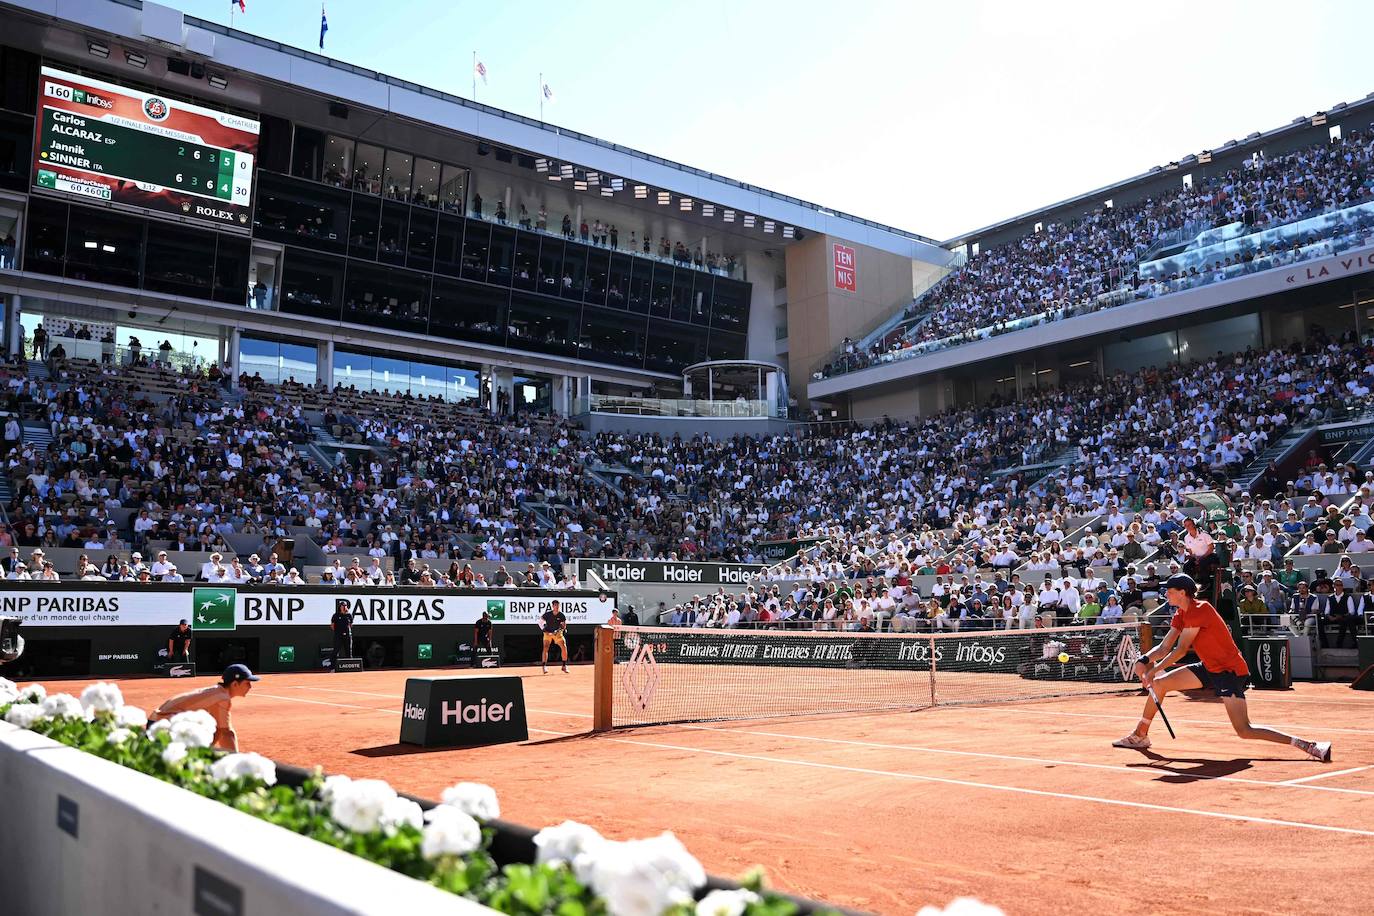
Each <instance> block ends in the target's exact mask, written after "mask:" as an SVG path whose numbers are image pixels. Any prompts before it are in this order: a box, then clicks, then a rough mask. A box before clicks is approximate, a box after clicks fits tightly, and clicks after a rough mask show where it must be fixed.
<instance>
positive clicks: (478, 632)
mask: <svg viewBox="0 0 1374 916" xmlns="http://www.w3.org/2000/svg"><path fill="white" fill-rule="evenodd" d="M473 642H475V643H476V644H477V647H478V648H479V649H490V648H491V617H490V616H488V614H487V612H486V611H483V612H482V616H481V617H479V618H477V626H476V628H475V629H474V631H473Z"/></svg>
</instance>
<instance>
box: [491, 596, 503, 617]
mask: <svg viewBox="0 0 1374 916" xmlns="http://www.w3.org/2000/svg"><path fill="white" fill-rule="evenodd" d="M487 614H488V615H489V616H490V617H491V619H492V620H505V619H506V599H505V598H488V599H487Z"/></svg>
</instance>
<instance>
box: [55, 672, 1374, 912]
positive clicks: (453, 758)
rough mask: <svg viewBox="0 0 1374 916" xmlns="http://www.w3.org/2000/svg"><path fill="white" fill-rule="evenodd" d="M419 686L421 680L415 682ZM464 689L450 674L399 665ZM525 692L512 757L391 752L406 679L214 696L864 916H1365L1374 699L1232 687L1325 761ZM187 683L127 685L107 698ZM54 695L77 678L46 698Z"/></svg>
mask: <svg viewBox="0 0 1374 916" xmlns="http://www.w3.org/2000/svg"><path fill="white" fill-rule="evenodd" d="M415 673H420V672H415ZM423 673H424V674H426V675H434V674H436V673H449V674H453V675H455V676H471V674H472V672H469V671H459V670H454V671H451V672H436V671H434V670H433V669H429V670H426V671H425V672H423ZM500 673H501V674H507V675H510V674H518V675H520V676H522V677H523V678H524V682H525V696H526V704H527V705H528V707H529V725H530V740H529V741H528V742H527V743H521V744H506V745H499V746H493V747H485V748H475V749H467V750H441V751H424V750H421V749H419V748H415V747H411V746H409V745H401V744H398V743H397V736H398V734H399V728H400V710H401V698H402V694H403V691H404V687H405V680H406V677H407V675H408V672H405V671H381V672H365V673H357V674H337V675H331V674H327V673H319V674H313V673H312V674H284V675H266V676H264V677H263V679H262V681H261V682H259V683H258V684H256V685H255V686H254V689H253V691H252V693H251V694H250V695H249V696H248V697H247V698H245V699H243V700H239V701H236V703H235V710H234V719H235V725H236V728H237V730H238V734H239V738H240V741H241V743H242V746H243V749H244V750H252V751H257V752H259V753H262V754H265V755H267V756H269V757H272V758H275V759H276V760H278V761H281V762H286V763H293V764H299V765H304V766H311V765H315V764H318V765H321V766H323V767H324V768H325V770H326V771H328V772H331V773H345V774H348V775H350V776H354V777H363V776H370V777H381V778H384V779H386V780H388V781H390V782H391V784H392V785H393V786H395V787H397V788H399V789H401V790H403V791H408V792H412V793H415V794H418V795H421V796H426V797H430V798H436V797H437V796H438V795H439V794H440V792H441V791H442V790H443V789H444V788H445V787H446V786H449V785H451V784H453V783H455V782H458V781H460V780H476V781H480V782H485V783H489V784H490V785H492V786H493V787H495V789H496V791H497V792H498V793H499V795H500V798H501V808H502V816H503V817H504V818H506V819H509V820H512V821H515V822H519V823H523V824H528V825H530V826H534V827H539V826H545V825H548V824H556V823H559V822H561V821H563V820H565V819H573V820H578V821H583V822H586V823H588V824H592V825H594V826H595V827H596V828H598V829H599V830H601V831H602V832H603V833H605V834H607V835H608V836H611V837H614V838H621V839H623V838H629V837H638V836H648V835H651V834H655V833H658V832H659V831H662V830H665V829H670V830H672V831H674V832H675V833H676V834H677V835H678V836H679V837H680V838H681V839H682V840H683V841H684V842H685V843H686V844H687V847H688V848H689V849H690V850H692V851H693V852H694V853H695V854H696V855H697V857H698V858H700V859H701V861H702V863H703V864H704V865H705V866H706V868H707V870H709V871H711V872H713V873H716V874H721V875H726V876H733V875H738V874H740V873H742V872H743V871H745V870H746V869H747V868H749V867H750V866H753V865H762V866H764V868H765V869H766V870H767V874H768V878H769V880H770V881H771V882H772V884H773V885H775V886H777V887H779V888H782V889H785V890H787V891H790V892H792V893H796V894H800V895H804V896H808V897H814V898H819V899H821V900H825V901H828V902H831V903H835V904H839V905H842V906H846V907H852V908H855V909H860V910H870V911H874V912H878V913H907V914H910V913H913V912H914V911H915V910H917V909H919V908H920V907H921V906H922V905H924V904H928V903H938V904H941V905H944V904H945V903H948V902H949V901H950V900H951V899H953V898H954V897H958V896H961V895H974V896H977V897H979V898H980V899H982V900H984V901H986V902H989V903H995V904H997V905H999V906H1001V907H1002V908H1003V909H1004V910H1006V912H1007V913H1008V914H1028V913H1084V914H1096V913H1198V914H1207V916H1218V914H1237V913H1254V914H1261V913H1263V914H1270V913H1297V912H1302V913H1314V914H1323V916H1325V914H1346V913H1348V914H1361V916H1366V914H1369V913H1370V912H1374V694H1370V693H1360V692H1356V691H1352V690H1350V689H1349V688H1348V687H1346V686H1345V685H1340V684H1299V685H1298V686H1297V688H1296V689H1294V690H1292V691H1287V692H1266V691H1258V690H1256V691H1251V693H1250V710H1251V716H1252V718H1253V719H1254V721H1255V722H1258V723H1265V724H1269V725H1272V726H1274V727H1276V728H1279V729H1282V730H1285V731H1289V732H1296V733H1298V734H1301V735H1304V736H1315V737H1319V738H1322V739H1329V740H1331V741H1333V742H1334V743H1335V756H1334V761H1333V762H1332V763H1330V764H1321V763H1317V762H1315V761H1313V760H1309V759H1306V758H1304V756H1303V755H1302V754H1301V753H1299V752H1298V751H1297V750H1296V749H1295V748H1292V747H1287V746H1282V745H1278V744H1270V743H1267V742H1258V741H1242V740H1240V739H1238V738H1236V737H1235V735H1234V734H1233V733H1232V731H1231V728H1230V726H1229V725H1228V724H1227V720H1226V715H1225V712H1224V710H1223V709H1222V706H1221V704H1220V702H1218V701H1216V700H1209V699H1203V698H1190V697H1185V696H1171V697H1170V698H1169V699H1168V700H1167V701H1166V704H1165V711H1166V712H1169V713H1170V719H1171V721H1172V722H1173V725H1174V729H1175V730H1176V731H1177V732H1178V739H1177V740H1170V739H1169V736H1168V733H1167V732H1166V731H1165V729H1164V727H1163V723H1161V722H1158V721H1156V723H1155V729H1154V732H1153V738H1154V741H1155V745H1154V748H1153V749H1152V750H1151V751H1149V752H1139V751H1129V750H1119V749H1116V748H1113V747H1111V741H1112V740H1113V739H1115V738H1118V737H1120V736H1121V735H1123V734H1125V733H1126V732H1127V731H1128V730H1130V728H1131V727H1132V726H1133V724H1134V723H1135V721H1136V719H1137V718H1138V716H1139V713H1140V708H1141V700H1140V699H1139V698H1137V697H1127V696H1111V697H1091V698H1075V699H1072V700H1059V701H1047V702H1038V703H1022V704H1016V705H1005V706H984V707H947V708H939V709H934V710H927V711H922V712H911V713H884V714H880V715H845V716H830V717H825V718H809V719H795V718H794V719H772V720H766V721H753V722H745V723H739V722H728V723H707V724H702V725H694V726H682V725H675V726H659V727H653V728H640V729H634V730H628V731H616V732H613V733H610V734H605V735H591V734H589V732H588V729H589V728H590V726H591V715H590V714H591V710H592V669H591V668H590V667H589V666H588V667H580V668H574V669H573V671H572V673H571V674H562V673H559V672H558V670H557V669H556V668H551V669H550V673H549V674H548V675H541V674H540V673H539V669H538V668H506V669H503V670H502V671H501V672H500ZM209 683H212V679H210V678H198V679H195V680H193V681H175V682H174V681H167V680H160V679H157V680H155V679H131V680H126V681H123V682H121V684H120V686H121V688H122V689H123V692H124V696H125V699H126V702H129V703H133V704H136V705H140V706H145V707H149V708H151V707H153V706H156V705H157V703H159V702H160V701H161V700H162V699H163V698H165V697H167V696H169V695H171V694H173V693H176V692H180V691H182V690H187V689H190V688H192V687H194V686H200V685H206V684H209ZM51 686H52V687H53V689H65V690H69V691H71V692H73V693H76V692H79V690H80V688H81V686H83V685H82V684H78V683H73V684H67V683H62V684H54V685H51Z"/></svg>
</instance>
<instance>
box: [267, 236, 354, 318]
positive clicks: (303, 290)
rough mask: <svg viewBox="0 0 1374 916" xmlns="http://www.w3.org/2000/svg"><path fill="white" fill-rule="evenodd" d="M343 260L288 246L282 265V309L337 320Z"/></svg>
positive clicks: (341, 288) (340, 296) (340, 297)
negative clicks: (308, 252)
mask: <svg viewBox="0 0 1374 916" xmlns="http://www.w3.org/2000/svg"><path fill="white" fill-rule="evenodd" d="M343 272H344V261H343V259H342V258H330V257H324V256H322V255H313V254H307V253H306V252H304V251H300V250H298V249H295V248H288V249H287V250H286V255H285V264H284V265H283V267H282V282H281V295H282V311H283V312H295V313H297V314H301V315H317V316H319V317H321V318H333V319H335V320H338V317H339V306H340V303H341V302H342V293H343Z"/></svg>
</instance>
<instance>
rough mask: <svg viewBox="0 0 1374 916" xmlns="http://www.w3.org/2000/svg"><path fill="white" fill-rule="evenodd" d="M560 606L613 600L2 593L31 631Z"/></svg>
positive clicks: (462, 615)
mask: <svg viewBox="0 0 1374 916" xmlns="http://www.w3.org/2000/svg"><path fill="white" fill-rule="evenodd" d="M554 601H557V602H558V604H559V608H560V610H562V612H563V613H564V614H565V615H566V616H567V619H568V623H570V624H583V623H590V624H600V623H605V622H606V621H608V620H610V618H611V610H612V609H613V608H614V607H615V600H614V598H607V599H602V598H600V597H597V596H594V595H593V596H587V595H576V594H573V595H569V594H566V593H564V592H548V593H546V594H545V593H538V594H536V593H531V592H528V591H522V592H514V593H510V594H507V593H505V592H503V591H499V590H494V589H493V590H488V591H477V592H455V591H448V590H444V591H424V590H419V591H410V590H407V591H405V592H399V593H398V592H391V591H389V590H369V591H366V592H359V591H349V592H342V591H339V590H337V589H327V590H311V591H307V590H305V589H292V588H282V589H254V590H252V591H241V590H239V589H236V588H231V587H226V586H213V585H208V586H196V587H192V588H189V589H187V590H186V591H161V590H159V591H140V590H139V588H138V586H126V587H122V588H120V587H115V588H110V589H105V588H101V589H81V590H79V591H78V590H77V589H49V588H44V587H42V586H32V587H27V588H22V589H21V588H6V589H4V590H2V591H0V615H4V616H6V617H18V618H19V619H20V620H21V621H23V625H24V626H26V627H81V626H166V627H169V628H170V627H172V626H174V625H175V624H176V623H177V621H179V620H182V619H185V620H189V621H190V622H191V626H192V627H193V628H194V629H196V630H199V631H213V630H235V629H238V628H239V627H254V626H321V627H327V626H328V625H329V620H330V618H331V617H333V616H334V612H335V611H336V610H339V609H342V610H344V611H346V612H347V613H348V614H350V615H352V617H353V622H354V624H355V625H357V626H359V627H363V626H397V625H403V626H414V625H421V626H423V625H433V624H449V623H452V624H468V625H471V624H473V623H475V622H476V621H477V619H478V618H479V617H481V616H482V612H483V611H486V612H487V614H488V615H489V616H490V617H491V619H492V622H493V623H495V624H498V625H501V624H505V625H511V624H528V625H533V624H536V623H538V622H539V621H540V618H541V617H543V615H544V612H545V611H548V610H550V609H552V607H553V602H554Z"/></svg>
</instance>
